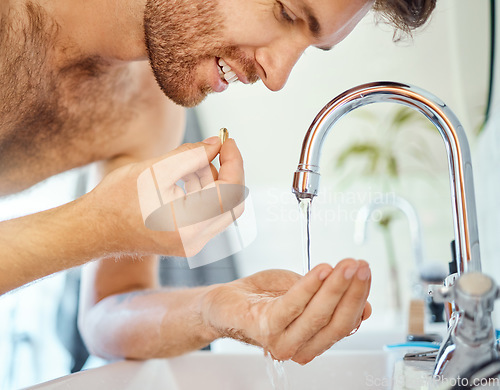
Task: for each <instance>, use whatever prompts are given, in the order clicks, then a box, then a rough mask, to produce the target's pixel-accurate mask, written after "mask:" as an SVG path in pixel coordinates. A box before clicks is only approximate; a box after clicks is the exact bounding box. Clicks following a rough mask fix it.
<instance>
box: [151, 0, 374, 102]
mask: <svg viewBox="0 0 500 390" xmlns="http://www.w3.org/2000/svg"><path fill="white" fill-rule="evenodd" d="M372 3H373V2H372V0H282V1H276V0H147V4H146V9H145V15H144V28H145V33H146V45H147V49H148V55H149V58H150V62H151V67H152V69H153V72H154V74H155V77H156V80H157V81H158V84H159V85H160V87H161V88H162V90H163V92H164V93H165V94H166V95H167V96H168V97H169V98H170V99H172V100H173V101H174V102H176V103H178V104H180V105H183V106H187V107H190V106H194V105H196V104H198V103H200V102H201V101H202V100H203V99H204V98H205V96H206V95H207V94H208V93H210V92H222V91H224V90H225V89H226V88H227V86H228V83H229V82H232V81H234V80H235V79H237V80H239V81H240V82H243V83H253V82H256V81H257V80H258V79H262V81H263V82H264V84H265V85H266V86H267V87H268V88H269V89H271V90H273V91H277V90H279V89H281V88H282V87H283V86H284V84H285V82H286V80H287V79H288V76H289V74H290V72H291V70H292V68H293V66H294V65H295V63H296V62H297V60H298V59H299V58H300V56H301V55H302V53H303V52H304V50H305V49H306V48H307V47H309V46H316V47H319V48H321V49H324V50H328V49H330V48H331V47H333V46H334V45H336V44H337V43H339V42H340V41H341V40H342V39H344V38H345V37H346V36H347V35H348V34H349V33H350V32H351V31H352V29H353V28H354V27H355V26H356V24H357V23H358V22H359V21H360V20H361V18H362V17H363V16H364V15H365V14H366V13H367V12H368V10H369V9H370V8H371V5H372Z"/></svg>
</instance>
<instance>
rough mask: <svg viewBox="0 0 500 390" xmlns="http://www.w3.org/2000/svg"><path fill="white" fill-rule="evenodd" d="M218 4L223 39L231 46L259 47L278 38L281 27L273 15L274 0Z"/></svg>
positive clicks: (239, 0) (244, 0)
mask: <svg viewBox="0 0 500 390" xmlns="http://www.w3.org/2000/svg"><path fill="white" fill-rule="evenodd" d="M227 3H228V4H224V2H220V7H221V8H220V9H221V11H222V13H223V15H224V20H225V23H224V37H225V39H226V40H227V41H228V43H229V44H231V45H236V46H239V47H242V46H248V47H260V46H265V45H267V44H268V43H269V42H270V41H272V40H274V39H276V38H277V37H279V34H280V33H282V31H281V28H280V27H281V26H280V24H279V23H278V21H277V20H276V17H275V15H274V10H273V7H274V4H275V1H274V0H269V1H249V0H237V1H230V2H229V1H228V2H227Z"/></svg>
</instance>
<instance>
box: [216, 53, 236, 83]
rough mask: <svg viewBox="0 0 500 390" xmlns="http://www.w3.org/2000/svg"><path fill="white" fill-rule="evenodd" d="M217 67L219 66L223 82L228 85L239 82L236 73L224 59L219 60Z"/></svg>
mask: <svg viewBox="0 0 500 390" xmlns="http://www.w3.org/2000/svg"><path fill="white" fill-rule="evenodd" d="M217 65H219V75H220V77H221V79H222V80H225V81H226V82H228V83H234V82H235V81H237V80H238V76H236V73H234V72H233V70H232V69H231V67H230V66H229V65H228V64H226V61H224V60H223V59H222V58H217Z"/></svg>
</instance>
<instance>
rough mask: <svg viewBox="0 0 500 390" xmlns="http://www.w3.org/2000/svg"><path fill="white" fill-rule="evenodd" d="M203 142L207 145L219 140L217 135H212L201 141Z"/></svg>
mask: <svg viewBox="0 0 500 390" xmlns="http://www.w3.org/2000/svg"><path fill="white" fill-rule="evenodd" d="M202 142H203V143H204V144H208V145H215V144H217V143H219V142H220V138H219V137H218V136H217V135H214V136H213V137H208V138H207V139H205V140H203V141H202Z"/></svg>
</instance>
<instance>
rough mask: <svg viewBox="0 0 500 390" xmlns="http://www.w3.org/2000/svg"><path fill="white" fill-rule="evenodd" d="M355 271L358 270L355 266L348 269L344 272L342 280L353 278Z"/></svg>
mask: <svg viewBox="0 0 500 390" xmlns="http://www.w3.org/2000/svg"><path fill="white" fill-rule="evenodd" d="M357 269H358V266H357V265H355V266H350V267H348V268H347V269H346V270H345V271H344V278H346V279H347V280H349V279H351V278H352V277H353V276H354V274H355V273H356V271H357Z"/></svg>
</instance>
